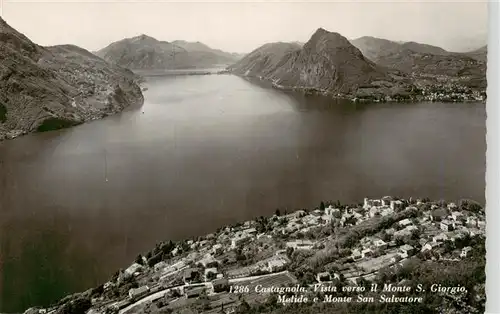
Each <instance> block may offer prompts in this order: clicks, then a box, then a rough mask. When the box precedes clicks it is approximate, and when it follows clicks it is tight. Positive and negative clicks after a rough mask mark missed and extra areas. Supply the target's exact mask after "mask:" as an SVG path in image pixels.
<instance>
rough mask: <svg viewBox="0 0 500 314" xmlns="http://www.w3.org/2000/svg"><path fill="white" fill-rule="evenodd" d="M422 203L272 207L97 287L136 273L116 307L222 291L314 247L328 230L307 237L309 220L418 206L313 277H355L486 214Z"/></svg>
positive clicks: (476, 223)
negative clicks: (268, 213) (341, 264)
mask: <svg viewBox="0 0 500 314" xmlns="http://www.w3.org/2000/svg"><path fill="white" fill-rule="evenodd" d="M410 203H412V204H410ZM422 204H423V203H422V202H420V201H417V202H408V201H404V200H399V199H394V198H392V197H388V196H387V197H383V198H381V199H368V198H365V199H364V201H363V204H362V205H360V206H354V207H341V208H336V207H335V206H328V207H326V208H324V210H322V209H316V210H314V211H304V210H299V211H296V212H294V213H290V214H286V215H275V216H273V217H272V218H268V219H265V221H266V226H267V227H266V228H265V229H263V228H259V222H258V221H247V222H244V223H242V224H238V225H236V226H232V227H225V228H222V229H220V230H219V231H218V232H217V233H215V234H209V235H207V236H205V237H201V238H199V239H197V240H189V241H186V242H184V243H177V244H175V245H174V248H173V249H172V251H171V256H172V257H171V258H170V259H167V260H164V261H160V262H158V263H156V264H155V265H153V266H152V267H148V266H145V265H147V263H146V260H145V261H144V263H142V265H141V263H134V264H132V265H131V266H130V267H128V268H127V269H125V270H124V271H123V272H121V273H120V275H119V276H118V279H117V282H116V283H115V282H108V283H106V284H105V285H104V289H105V290H107V289H110V288H111V287H113V286H114V285H117V284H119V283H120V282H123V281H126V280H127V279H130V278H131V277H135V278H137V282H139V283H141V284H139V286H138V287H135V288H132V289H130V290H129V293H128V298H127V300H122V301H121V303H120V302H119V303H117V304H115V306H117V307H119V308H120V307H121V308H123V307H125V306H126V305H128V304H133V303H134V302H137V301H138V300H141V299H143V298H145V297H147V296H148V297H150V296H156V295H158V296H159V297H161V300H163V301H162V302H164V303H168V302H169V301H168V300H173V299H175V298H178V297H184V298H195V297H199V296H200V295H204V294H205V295H217V294H218V293H221V292H224V291H227V289H228V287H229V286H230V285H231V282H233V281H234V282H238V281H239V280H246V278H255V276H264V275H265V274H273V273H279V272H282V271H286V270H287V268H288V266H289V265H290V263H291V260H290V257H289V256H288V255H287V252H288V251H289V250H293V251H301V250H303V251H314V250H318V251H319V250H321V249H322V247H321V245H324V244H325V243H326V242H327V241H329V240H328V238H326V239H316V240H312V238H309V239H308V237H305V236H304V234H306V233H308V232H310V231H313V232H314V231H315V230H316V229H315V228H318V227H321V226H328V225H331V226H336V227H335V228H337V227H350V226H355V225H357V224H360V223H363V222H364V221H367V220H370V219H374V218H376V217H385V216H391V215H397V214H398V213H400V212H402V211H405V210H408V209H414V210H413V211H412V212H417V213H418V214H417V215H413V216H411V217H410V216H408V218H402V219H400V220H399V221H395V222H394V223H392V225H390V226H388V227H387V228H386V229H384V230H379V231H377V232H376V233H375V234H370V235H367V236H365V237H363V238H361V239H360V240H359V241H357V242H356V243H355V244H354V245H353V246H352V247H350V248H349V250H350V255H349V256H348V258H350V259H351V261H350V262H347V264H348V265H352V267H351V266H348V267H346V268H345V271H343V272H342V271H339V272H335V273H329V272H324V271H322V272H318V273H317V274H316V280H317V281H318V282H325V281H331V280H333V279H339V278H340V277H341V276H343V277H344V278H346V279H349V278H351V279H356V278H358V277H360V276H363V272H362V271H360V269H363V268H365V269H366V265H367V264H370V263H371V262H372V261H373V263H372V264H373V265H371V267H368V268H370V273H373V272H374V271H376V270H377V269H380V268H382V267H385V266H391V265H394V264H396V263H400V262H401V261H402V260H404V259H407V258H410V257H411V256H413V255H415V254H417V253H419V252H426V251H434V252H440V250H442V248H443V245H444V244H445V243H446V242H447V241H451V242H455V241H457V240H459V239H463V238H465V237H467V236H470V237H474V236H477V235H483V234H484V233H485V218H484V215H482V214H481V213H473V212H468V211H465V210H461V209H460V208H458V206H456V205H455V204H454V203H449V204H446V205H444V204H441V205H428V206H420V205H422ZM419 208H421V209H419ZM422 208H424V209H422ZM405 215H406V214H403V215H402V216H405ZM405 217H406V216H405ZM258 230H267V231H265V232H258ZM257 243H261V244H257ZM262 243H266V247H269V248H270V252H271V253H270V254H268V255H265V254H264V255H262V256H263V257H262V258H261V259H256V260H254V263H253V264H247V263H241V262H239V260H238V258H237V257H235V256H237V254H240V255H241V254H244V253H245V252H246V253H248V254H252V252H253V253H254V254H255V252H257V251H258V250H260V249H259V248H261V247H262V246H259V245H262ZM277 243H280V244H279V245H278V244H277ZM186 247H187V248H188V249H187V251H186ZM249 248H253V249H254V251H250V249H249ZM256 248H257V251H255V249H256ZM471 250H472V248H471V247H470V246H466V247H462V248H460V251H459V252H458V253H457V258H465V257H467V256H468V254H470V252H471ZM268 251H269V250H268ZM235 252H239V253H235ZM360 265H362V266H363V267H361V266H360ZM358 266H359V267H358ZM348 276H349V278H348ZM161 292H164V293H161ZM174 295H175V297H174Z"/></svg>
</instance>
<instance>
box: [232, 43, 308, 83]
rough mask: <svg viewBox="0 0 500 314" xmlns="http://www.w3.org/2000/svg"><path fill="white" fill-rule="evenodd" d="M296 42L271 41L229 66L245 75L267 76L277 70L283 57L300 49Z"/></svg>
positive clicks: (235, 71)
mask: <svg viewBox="0 0 500 314" xmlns="http://www.w3.org/2000/svg"><path fill="white" fill-rule="evenodd" d="M300 48H301V47H300V46H299V45H297V44H295V43H283V42H277V43H269V44H265V45H263V46H261V47H259V48H257V49H255V50H254V51H252V52H251V53H249V54H247V55H246V56H245V57H243V58H242V59H241V60H240V61H238V62H237V63H236V64H234V65H232V66H231V67H229V69H230V70H231V71H233V72H234V73H237V74H242V75H245V76H254V77H256V76H266V75H268V74H270V73H272V71H274V70H275V68H276V66H278V65H279V63H280V61H281V60H282V59H283V58H286V57H288V55H289V54H290V53H292V52H295V51H298V50H300Z"/></svg>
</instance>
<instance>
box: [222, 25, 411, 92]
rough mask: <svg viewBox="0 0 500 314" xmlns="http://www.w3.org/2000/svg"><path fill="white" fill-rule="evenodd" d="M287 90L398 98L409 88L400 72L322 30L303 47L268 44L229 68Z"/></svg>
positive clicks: (334, 34)
mask: <svg viewBox="0 0 500 314" xmlns="http://www.w3.org/2000/svg"><path fill="white" fill-rule="evenodd" d="M229 70H230V71H232V72H233V73H235V74H239V75H243V76H248V77H258V78H259V79H262V80H264V81H269V82H272V84H273V85H274V86H276V87H279V88H284V89H300V90H312V91H315V92H320V93H324V94H334V95H337V96H342V95H347V96H356V95H357V96H360V95H365V94H372V95H395V94H398V93H402V92H404V90H405V89H407V87H408V86H407V83H406V82H405V80H404V78H403V77H402V76H400V75H399V73H398V72H397V71H392V70H389V69H386V68H384V67H381V66H379V65H377V64H375V63H374V62H372V61H370V60H368V59H367V58H365V56H364V55H363V54H362V53H361V51H360V50H359V49H357V48H356V47H355V46H353V45H352V44H351V43H350V42H349V40H348V39H347V38H345V37H344V36H342V35H340V34H338V33H334V32H328V31H326V30H325V29H323V28H319V29H318V30H317V31H316V32H315V33H314V34H313V35H312V37H311V38H310V39H309V41H307V42H306V43H304V44H303V45H300V44H299V43H271V44H266V45H264V46H262V47H260V48H258V49H256V50H254V51H252V52H251V53H250V54H248V55H247V56H246V57H244V58H243V59H241V60H240V61H239V62H237V63H236V64H234V65H233V66H231V67H230V68H229Z"/></svg>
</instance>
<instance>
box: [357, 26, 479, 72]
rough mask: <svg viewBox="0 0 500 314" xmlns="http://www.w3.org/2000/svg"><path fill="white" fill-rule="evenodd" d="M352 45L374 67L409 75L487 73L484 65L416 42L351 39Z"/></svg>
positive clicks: (468, 57) (458, 54) (464, 55)
mask: <svg viewBox="0 0 500 314" xmlns="http://www.w3.org/2000/svg"><path fill="white" fill-rule="evenodd" d="M351 43H352V44H353V45H354V46H356V47H357V48H358V49H359V50H361V52H362V53H363V54H364V55H365V56H366V57H367V58H368V59H370V60H372V61H374V62H375V63H377V64H380V65H383V66H386V67H390V68H395V69H398V70H401V71H404V72H408V73H411V72H415V73H429V74H444V75H449V76H456V75H467V74H470V75H485V73H486V63H485V62H480V61H478V60H479V59H474V58H472V57H471V56H469V55H467V54H465V53H456V52H449V51H446V50H444V49H443V48H440V47H436V46H431V45H426V44H420V43H416V42H405V43H397V42H394V41H390V40H386V39H380V38H375V37H369V36H365V37H361V38H358V39H354V40H352V41H351ZM484 59H485V58H484Z"/></svg>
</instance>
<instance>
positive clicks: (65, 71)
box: [0, 18, 143, 140]
mask: <svg viewBox="0 0 500 314" xmlns="http://www.w3.org/2000/svg"><path fill="white" fill-rule="evenodd" d="M138 83H139V78H138V77H137V76H136V75H135V74H134V73H132V72H131V71H130V70H127V69H124V68H122V67H119V66H116V65H112V64H109V63H107V62H106V61H104V60H102V59H101V58H99V57H97V56H95V55H94V54H92V53H91V52H89V51H87V50H85V49H82V48H79V47H77V46H72V45H62V46H53V47H42V46H40V45H37V44H35V43H33V42H32V41H31V40H29V39H28V38H27V37H26V36H24V35H23V34H21V33H19V32H18V31H16V30H15V29H13V28H12V27H10V26H9V25H8V24H7V23H6V22H5V21H4V20H3V19H2V18H0V140H1V139H5V138H13V137H16V136H18V135H21V134H25V133H28V132H33V131H45V130H52V129H58V128H63V127H67V126H71V125H75V124H79V123H82V122H85V121H88V120H93V119H97V118H100V117H102V116H105V115H108V114H112V113H115V112H119V111H121V110H123V109H124V108H125V107H128V106H131V105H135V104H142V101H143V96H142V93H141V89H140V86H139V84H138Z"/></svg>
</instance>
